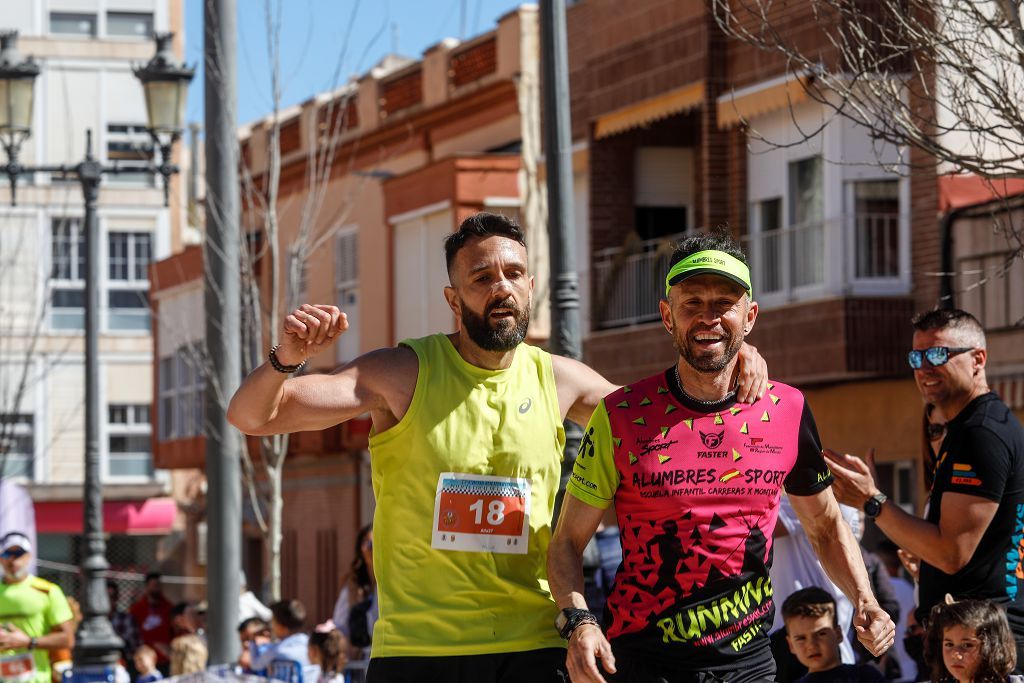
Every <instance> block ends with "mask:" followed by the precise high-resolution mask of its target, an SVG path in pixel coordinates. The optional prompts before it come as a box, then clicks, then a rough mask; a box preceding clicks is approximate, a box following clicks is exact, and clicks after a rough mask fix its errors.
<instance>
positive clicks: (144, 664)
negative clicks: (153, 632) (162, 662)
mask: <svg viewBox="0 0 1024 683" xmlns="http://www.w3.org/2000/svg"><path fill="white" fill-rule="evenodd" d="M133 660H134V661H135V670H136V671H137V672H138V676H136V678H135V683H153V682H154V681H159V680H160V679H161V678H163V677H164V675H163V674H162V673H160V670H159V669H157V668H156V650H154V649H153V648H151V647H150V646H149V645H140V646H139V647H138V648H136V649H135V655H134V656H133Z"/></svg>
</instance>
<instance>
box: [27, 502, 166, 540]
mask: <svg viewBox="0 0 1024 683" xmlns="http://www.w3.org/2000/svg"><path fill="white" fill-rule="evenodd" d="M35 507H36V532H37V533H40V534H81V533H82V503H81V502H78V501H47V502H37V503H36V504H35ZM177 514H178V506H177V504H176V503H175V502H174V499H173V498H150V499H148V500H133V501H106V502H104V503H103V531H104V532H106V533H108V534H131V535H137V536H141V535H155V534H166V533H168V532H170V531H171V528H172V527H173V526H174V518H175V516H176V515H177Z"/></svg>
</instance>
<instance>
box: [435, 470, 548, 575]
mask: <svg viewBox="0 0 1024 683" xmlns="http://www.w3.org/2000/svg"><path fill="white" fill-rule="evenodd" d="M529 538H530V480H529V479H521V478H513V477H494V476H488V475H482V474H462V473H459V472H442V473H441V476H440V477H438V480H437V495H436V496H435V498H434V526H433V538H432V539H431V546H432V547H434V548H437V549H438V550H464V551H471V552H489V553H508V554H513V555H523V554H525V553H526V551H527V547H528V545H529Z"/></svg>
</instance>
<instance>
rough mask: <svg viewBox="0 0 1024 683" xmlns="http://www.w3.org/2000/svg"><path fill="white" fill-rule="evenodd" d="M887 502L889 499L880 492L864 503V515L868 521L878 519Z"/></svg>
mask: <svg viewBox="0 0 1024 683" xmlns="http://www.w3.org/2000/svg"><path fill="white" fill-rule="evenodd" d="M887 500H889V497H888V496H887V495H885V494H884V493H882V492H881V491H879V492H878V493H876V494H875V495H873V496H871V497H870V498H868V499H867V501H866V502H865V503H864V514H865V515H866V516H867V518H868V519H874V518H875V517H878V515H880V514H882V503H884V502H885V501H887Z"/></svg>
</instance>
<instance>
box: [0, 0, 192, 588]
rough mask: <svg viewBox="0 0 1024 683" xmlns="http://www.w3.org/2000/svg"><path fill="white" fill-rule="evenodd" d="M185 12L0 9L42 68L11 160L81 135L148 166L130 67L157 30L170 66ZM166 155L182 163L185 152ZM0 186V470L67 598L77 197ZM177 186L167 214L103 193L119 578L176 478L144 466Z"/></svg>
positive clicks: (104, 381)
mask: <svg viewBox="0 0 1024 683" xmlns="http://www.w3.org/2000/svg"><path fill="white" fill-rule="evenodd" d="M182 5H183V3H182V1H181V0H25V1H23V2H9V3H4V8H3V11H2V12H0V28H2V29H13V30H17V31H18V32H19V50H20V52H21V53H22V54H23V55H26V56H32V57H33V58H34V59H35V60H36V62H37V63H38V64H39V66H40V75H39V77H38V78H37V79H36V85H35V108H34V122H33V126H32V133H31V137H29V138H28V139H27V140H26V141H25V143H24V145H23V146H22V150H21V159H20V160H21V162H22V163H24V164H26V165H31V164H70V165H74V164H75V163H77V162H78V161H80V160H81V159H82V158H83V157H84V156H85V152H86V139H87V135H90V134H91V142H92V153H93V154H94V156H95V157H96V158H97V159H98V160H99V161H101V162H103V163H108V162H115V161H117V160H133V161H138V160H145V159H150V158H152V155H153V151H152V142H151V141H150V138H149V135H148V133H147V131H146V125H147V116H146V109H145V100H144V96H143V91H142V87H141V85H140V84H139V82H138V81H137V79H136V78H135V76H134V75H133V73H132V67H133V66H137V65H141V64H144V63H145V62H147V61H148V60H149V59H150V58H152V56H153V54H154V42H153V40H152V34H153V33H154V32H155V31H156V32H163V31H173V32H174V33H175V41H174V46H175V52H176V53H177V55H178V57H179V58H181V56H182V54H183V45H184V34H183V30H184V16H183V6H182ZM176 161H177V162H178V163H182V161H183V160H182V155H181V153H180V150H179V151H178V152H176ZM0 182H2V185H0V311H2V317H3V319H4V322H3V326H2V329H0V419H2V420H4V421H5V423H6V424H7V425H8V430H7V432H6V434H7V438H8V449H7V450H8V451H9V452H8V454H7V456H6V458H5V462H4V476H5V477H11V478H13V479H14V480H15V481H17V482H20V483H22V484H24V486H25V487H26V488H27V489H28V491H29V493H30V494H31V497H32V499H33V501H34V502H35V514H36V522H37V527H38V534H39V536H38V539H39V548H38V556H39V558H40V559H41V560H44V561H45V562H44V563H43V567H42V573H43V574H44V575H45V576H47V577H48V578H52V579H54V580H57V581H58V582H59V583H61V584H62V585H63V586H64V588H65V589H66V590H69V591H70V593H71V594H77V579H76V578H75V576H74V570H73V567H74V566H76V565H78V563H79V560H80V559H81V553H82V549H81V548H80V546H79V543H78V539H79V537H80V534H81V528H82V514H81V499H82V481H83V466H84V452H85V443H84V431H85V424H84V423H85V412H84V394H85V387H84V381H85V379H84V366H83V354H84V337H83V323H84V309H83V302H84V280H83V277H84V258H85V235H84V233H83V228H82V217H83V199H82V193H81V189H80V186H79V183H78V182H77V181H76V180H73V179H67V180H66V179H63V178H61V177H60V176H59V175H57V174H45V173H36V174H34V175H30V174H26V175H24V176H23V177H22V178H20V179H19V183H18V193H17V200H18V201H17V206H12V205H11V194H10V191H9V187H8V186H7V181H6V179H3V180H2V181H0ZM181 187H182V183H181V182H180V181H179V180H178V179H174V180H172V184H171V187H170V192H169V197H170V205H169V206H167V207H165V206H164V191H163V188H162V186H160V185H158V184H157V181H155V180H154V179H153V178H152V177H150V176H148V175H145V174H138V175H133V174H121V175H116V176H115V175H111V176H107V177H105V178H104V180H103V183H102V185H101V189H100V198H99V206H98V217H99V233H98V234H97V235H96V238H97V239H98V240H99V244H100V252H101V259H102V263H101V266H100V273H101V275H100V282H99V283H98V285H99V288H100V300H101V310H100V313H99V321H100V340H99V362H100V365H101V367H100V384H101V386H100V396H101V400H102V403H103V405H102V406H101V407H100V412H101V415H102V420H103V425H102V429H101V433H100V444H99V446H100V459H101V468H100V469H101V481H102V485H103V497H104V509H103V514H104V522H105V529H106V531H107V533H108V541H107V543H108V557H109V559H110V562H111V565H112V567H113V568H114V569H115V570H125V571H145V570H147V569H148V568H149V567H150V566H152V563H153V562H154V560H155V561H156V563H157V564H159V563H160V562H161V561H162V560H164V559H166V558H168V557H170V556H171V555H172V554H173V552H174V550H175V542H176V537H175V535H174V532H175V529H176V523H177V521H176V520H177V516H178V512H177V506H176V504H175V502H174V500H173V498H172V497H171V493H172V487H171V479H170V478H169V477H167V476H163V475H161V474H160V473H158V472H157V471H156V469H155V468H154V464H153V460H152V446H151V422H152V419H151V416H152V406H151V403H152V389H151V382H152V376H153V375H152V359H153V351H152V336H151V314H150V309H149V304H148V295H149V279H148V266H149V263H150V262H151V261H153V260H157V259H160V258H163V257H166V256H167V255H169V254H171V253H172V252H173V251H176V250H178V249H180V245H181V239H182V238H181V235H182V230H183V219H184V211H183V203H184V202H183V195H182V192H181ZM23 379H24V381H22V380H23ZM19 394H20V395H19ZM16 398H17V399H18V400H15V399H16ZM47 563H49V564H47ZM126 597H130V595H128V596H126Z"/></svg>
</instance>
